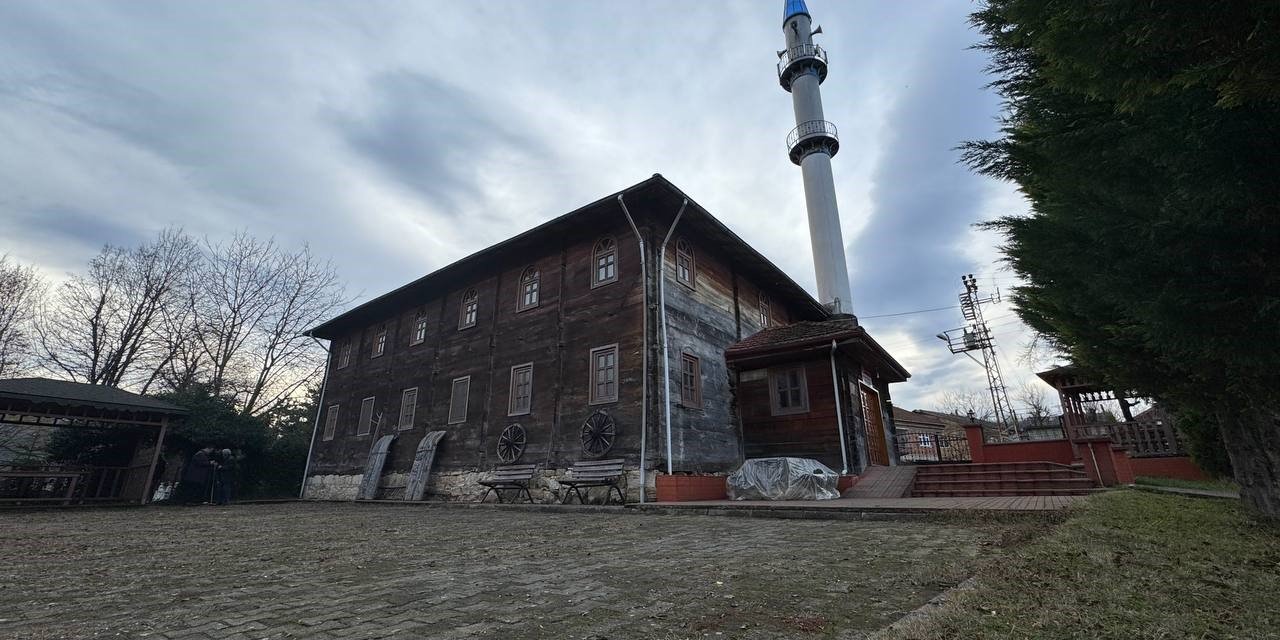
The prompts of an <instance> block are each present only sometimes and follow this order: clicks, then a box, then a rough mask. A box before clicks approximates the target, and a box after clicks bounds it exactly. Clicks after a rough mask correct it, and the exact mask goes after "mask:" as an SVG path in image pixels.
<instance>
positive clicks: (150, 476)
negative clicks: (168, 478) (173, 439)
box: [138, 416, 169, 504]
mask: <svg viewBox="0 0 1280 640" xmlns="http://www.w3.org/2000/svg"><path fill="white" fill-rule="evenodd" d="M168 431H169V417H168V416H165V417H163V418H160V435H159V436H157V437H156V450H155V453H152V454H151V467H150V468H149V469H147V481H146V483H145V484H144V485H142V498H141V499H139V500H138V504H146V503H147V502H148V501H149V500H150V499H151V483H152V482H153V481H154V480H155V477H156V464H157V463H159V462H160V451H161V450H163V449H164V436H165V434H166V433H167V432H168Z"/></svg>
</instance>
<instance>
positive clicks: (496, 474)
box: [493, 464, 538, 482]
mask: <svg viewBox="0 0 1280 640" xmlns="http://www.w3.org/2000/svg"><path fill="white" fill-rule="evenodd" d="M537 468H538V465H536V464H509V465H506V466H503V467H495V468H494V470H493V479H494V480H500V481H506V482H511V481H517V480H532V479H533V472H534V470H535V469H537Z"/></svg>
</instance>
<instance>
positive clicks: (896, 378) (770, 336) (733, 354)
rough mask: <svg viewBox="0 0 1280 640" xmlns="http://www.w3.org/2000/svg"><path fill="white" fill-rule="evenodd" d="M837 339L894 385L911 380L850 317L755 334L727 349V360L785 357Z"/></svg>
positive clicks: (782, 327)
mask: <svg viewBox="0 0 1280 640" xmlns="http://www.w3.org/2000/svg"><path fill="white" fill-rule="evenodd" d="M832 340H835V341H836V342H838V343H840V344H841V345H845V344H851V345H855V346H860V347H862V348H863V349H864V350H865V351H867V352H868V353H869V354H870V355H871V356H873V357H874V358H875V359H876V360H878V363H877V364H879V365H881V367H882V368H884V369H886V373H887V374H889V375H888V377H889V379H890V381H891V382H902V381H905V380H906V379H907V378H910V377H911V374H910V373H908V372H907V370H906V368H904V367H903V366H902V365H901V364H898V361H897V360H894V359H893V356H891V355H889V352H888V351H885V350H884V348H883V347H881V346H880V344H879V343H877V342H876V341H875V340H874V339H872V337H871V336H870V335H869V334H868V333H867V330H866V329H864V328H863V327H862V326H860V325H859V324H858V321H857V320H855V319H853V318H851V317H834V318H831V319H828V320H820V321H811V320H801V321H799V322H793V323H791V324H788V325H783V326H780V327H773V328H771V329H765V330H763V331H759V332H756V333H754V334H752V335H750V336H747V337H746V338H743V339H742V340H739V341H737V342H735V343H733V344H731V345H729V348H728V349H725V352H724V357H725V360H728V361H734V360H742V359H744V358H750V357H755V356H766V355H771V354H782V353H785V352H788V351H797V350H805V349H806V348H810V347H821V346H824V345H829V344H831V341H832Z"/></svg>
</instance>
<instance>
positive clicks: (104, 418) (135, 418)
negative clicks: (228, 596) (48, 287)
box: [0, 378, 187, 505]
mask: <svg viewBox="0 0 1280 640" xmlns="http://www.w3.org/2000/svg"><path fill="white" fill-rule="evenodd" d="M186 413H187V411H186V409H183V408H182V407H179V406H177V405H173V404H170V403H167V402H163V401H160V400H156V399H155V398H148V397H146V396H142V395H138V394H136V393H130V392H128V391H124V390H123V389H116V388H114V387H105V386H101V385H92V384H83V383H78V382H67V381H64V380H50V379H48V378H13V379H8V380H0V428H5V427H18V428H20V429H23V430H30V429H41V428H44V429H93V430H112V429H122V430H123V429H143V430H154V432H155V444H154V449H153V450H152V451H150V452H148V453H147V454H145V455H140V454H143V452H144V449H143V446H142V442H141V440H139V441H138V442H137V443H135V445H134V455H133V456H132V461H131V463H130V464H128V465H125V466H114V467H102V466H87V465H79V464H65V463H52V464H49V463H32V462H30V461H16V462H15V461H8V462H0V505H15V504H16V505H31V504H53V505H72V504H88V503H102V502H134V503H138V504H146V502H147V500H148V499H149V498H150V492H151V487H152V483H153V481H154V478H155V472H156V465H157V463H158V462H159V460H160V454H161V451H162V449H163V448H164V439H165V436H166V435H167V433H168V430H169V425H170V422H171V421H172V420H175V419H179V418H181V417H182V416H184V415H185V414H186Z"/></svg>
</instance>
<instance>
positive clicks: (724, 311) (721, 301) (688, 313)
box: [656, 234, 830, 472]
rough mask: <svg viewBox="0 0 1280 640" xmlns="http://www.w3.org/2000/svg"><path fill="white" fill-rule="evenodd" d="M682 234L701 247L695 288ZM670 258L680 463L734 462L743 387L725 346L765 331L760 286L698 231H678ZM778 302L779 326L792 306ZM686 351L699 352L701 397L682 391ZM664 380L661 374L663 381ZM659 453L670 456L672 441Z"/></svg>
mask: <svg viewBox="0 0 1280 640" xmlns="http://www.w3.org/2000/svg"><path fill="white" fill-rule="evenodd" d="M681 238H682V239H684V240H685V241H687V242H688V243H689V244H690V245H691V246H692V248H693V250H694V258H695V267H696V268H695V272H696V275H695V277H694V286H693V287H692V288H691V287H689V286H688V285H686V284H684V283H682V282H680V281H679V280H678V279H677V278H676V265H675V260H676V250H675V245H676V241H677V239H681ZM665 258H666V259H665V260H664V264H663V266H664V269H663V270H664V272H665V277H666V311H667V322H668V326H667V334H668V336H667V338H668V340H669V341H670V348H669V354H668V356H669V357H668V362H667V366H668V367H669V368H670V375H671V378H670V385H671V400H672V408H671V424H672V455H671V457H672V460H673V463H674V464H673V468H674V470H676V471H695V472H700V471H724V470H728V469H732V468H734V467H736V466H737V465H738V464H739V463H740V462H741V461H742V459H743V452H742V447H741V434H740V432H739V429H738V417H737V410H736V408H735V400H734V394H735V390H734V388H733V380H732V376H731V374H730V370H729V368H728V366H727V365H726V364H725V360H724V350H725V348H727V347H728V346H729V345H731V344H733V343H734V342H737V341H738V340H739V339H741V338H744V337H746V336H749V335H751V334H753V333H756V332H758V331H760V329H761V325H760V313H759V308H760V307H759V297H760V288H759V287H757V286H756V285H754V284H752V283H751V282H750V281H749V280H747V279H746V278H744V277H743V276H742V275H741V274H738V273H736V272H735V271H734V269H733V265H732V264H731V263H730V262H729V261H727V260H725V259H724V258H722V257H721V256H720V255H719V254H718V253H717V252H716V251H715V250H714V248H713V247H711V246H708V245H707V244H705V243H699V242H698V239H697V238H694V237H689V236H680V235H679V234H677V236H676V238H673V239H672V241H671V243H670V244H669V245H668V246H667V255H666V256H665ZM766 295H768V293H767V292H766ZM770 310H771V313H770V317H771V318H772V322H773V325H774V326H777V325H780V324H786V323H787V322H788V321H789V318H790V316H791V313H790V312H789V310H788V309H787V308H786V307H785V306H783V304H782V303H781V302H777V301H771V303H770ZM682 354H690V355H693V356H695V357H697V358H698V360H699V365H700V369H701V378H702V380H701V384H702V394H701V395H702V397H701V402H700V403H697V404H696V405H695V404H693V403H690V402H687V401H686V400H685V399H684V398H683V397H682V388H681V378H680V375H681V355H682ZM658 374H659V376H660V375H661V370H659V373H658ZM828 377H830V376H828ZM660 385H661V379H659V380H658V381H657V385H656V388H661V387H660ZM662 437H664V438H665V434H662ZM658 457H659V458H661V459H662V460H665V459H666V451H665V441H664V443H663V447H662V448H661V449H660V451H659V453H658Z"/></svg>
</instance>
